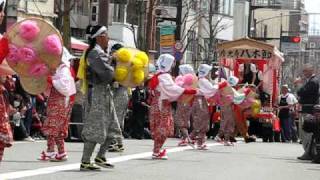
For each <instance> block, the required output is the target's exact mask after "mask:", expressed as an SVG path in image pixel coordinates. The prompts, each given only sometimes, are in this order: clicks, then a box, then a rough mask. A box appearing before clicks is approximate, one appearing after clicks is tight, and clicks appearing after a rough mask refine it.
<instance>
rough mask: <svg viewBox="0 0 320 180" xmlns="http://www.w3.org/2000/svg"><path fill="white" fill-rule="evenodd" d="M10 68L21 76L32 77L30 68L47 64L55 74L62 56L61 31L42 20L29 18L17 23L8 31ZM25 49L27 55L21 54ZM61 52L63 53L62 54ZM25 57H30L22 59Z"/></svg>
mask: <svg viewBox="0 0 320 180" xmlns="http://www.w3.org/2000/svg"><path fill="white" fill-rule="evenodd" d="M7 37H8V39H9V55H8V56H7V61H8V64H9V66H10V67H11V68H12V69H13V70H14V71H15V72H17V73H18V74H19V75H20V76H30V74H29V71H30V67H31V66H33V65H34V64H37V63H41V64H45V65H46V66H47V68H48V69H49V71H51V72H54V71H55V69H56V68H57V67H58V66H59V64H60V62H61V56H62V47H63V46H62V44H63V43H62V38H61V35H60V33H59V31H58V30H57V29H56V28H55V27H54V26H52V25H51V24H50V23H48V22H47V21H45V20H44V19H40V18H27V19H24V20H22V21H20V22H17V23H15V24H14V25H13V26H12V27H11V28H10V29H9V31H8V33H7ZM22 48H25V49H26V51H27V52H26V53H23V52H22V53H21V49H22ZM60 51H61V52H60ZM23 55H25V56H26V55H29V58H30V59H29V60H28V59H27V58H22V57H23Z"/></svg>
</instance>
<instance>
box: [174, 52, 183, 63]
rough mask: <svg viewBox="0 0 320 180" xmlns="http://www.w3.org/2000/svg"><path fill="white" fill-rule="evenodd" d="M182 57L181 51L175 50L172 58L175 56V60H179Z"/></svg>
mask: <svg viewBox="0 0 320 180" xmlns="http://www.w3.org/2000/svg"><path fill="white" fill-rule="evenodd" d="M182 57H183V54H182V52H180V51H176V52H175V53H174V58H175V59H176V60H177V61H180V60H181V59H182Z"/></svg>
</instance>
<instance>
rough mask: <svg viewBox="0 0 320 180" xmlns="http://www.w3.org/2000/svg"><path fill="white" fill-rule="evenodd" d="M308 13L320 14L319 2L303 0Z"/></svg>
mask: <svg viewBox="0 0 320 180" xmlns="http://www.w3.org/2000/svg"><path fill="white" fill-rule="evenodd" d="M305 1H306V9H307V11H308V12H313V13H320V0H305Z"/></svg>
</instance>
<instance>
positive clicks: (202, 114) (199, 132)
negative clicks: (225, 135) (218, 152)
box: [190, 64, 218, 150]
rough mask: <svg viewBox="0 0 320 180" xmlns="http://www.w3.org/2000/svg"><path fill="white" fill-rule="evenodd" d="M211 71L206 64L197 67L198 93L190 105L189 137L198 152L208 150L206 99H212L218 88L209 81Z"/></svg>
mask: <svg viewBox="0 0 320 180" xmlns="http://www.w3.org/2000/svg"><path fill="white" fill-rule="evenodd" d="M211 69H212V66H209V65H207V64H201V65H200V66H199V69H198V77H199V81H198V89H199V92H198V94H197V95H196V97H195V99H194V100H193V103H192V119H193V131H192V132H191V135H190V136H191V138H192V139H195V140H196V145H197V148H198V149H199V150H207V149H208V147H207V145H206V144H205V140H206V133H207V131H208V130H209V120H210V115H209V108H208V102H207V99H209V98H211V97H213V96H214V95H215V94H216V92H217V91H218V87H217V86H215V85H213V84H212V83H211V82H210V81H209V78H210V76H211V74H210V71H211Z"/></svg>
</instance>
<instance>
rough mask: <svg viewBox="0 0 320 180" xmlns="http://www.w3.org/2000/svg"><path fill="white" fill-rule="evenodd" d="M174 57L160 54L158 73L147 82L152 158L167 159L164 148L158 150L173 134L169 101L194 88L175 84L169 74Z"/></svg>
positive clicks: (192, 91)
mask: <svg viewBox="0 0 320 180" xmlns="http://www.w3.org/2000/svg"><path fill="white" fill-rule="evenodd" d="M174 62H175V59H174V57H173V56H172V55H170V54H162V55H160V57H159V59H158V60H157V65H158V68H159V69H158V73H157V74H155V75H154V76H153V77H152V79H151V80H150V82H149V88H150V91H151V95H152V98H151V108H150V111H149V113H150V114H149V118H150V129H151V134H152V137H153V140H154V148H153V154H152V159H164V160H165V159H168V156H167V153H166V150H165V149H163V150H162V151H161V150H160V149H161V148H162V147H163V145H164V143H165V141H166V139H167V137H169V136H170V135H173V118H172V112H171V109H172V108H171V102H172V101H175V100H177V99H178V98H179V97H180V96H181V95H182V94H195V93H196V90H194V89H185V88H182V87H180V86H178V85H176V84H175V83H174V81H173V79H172V77H171V75H170V74H169V72H170V70H171V68H172V67H173V65H174Z"/></svg>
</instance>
